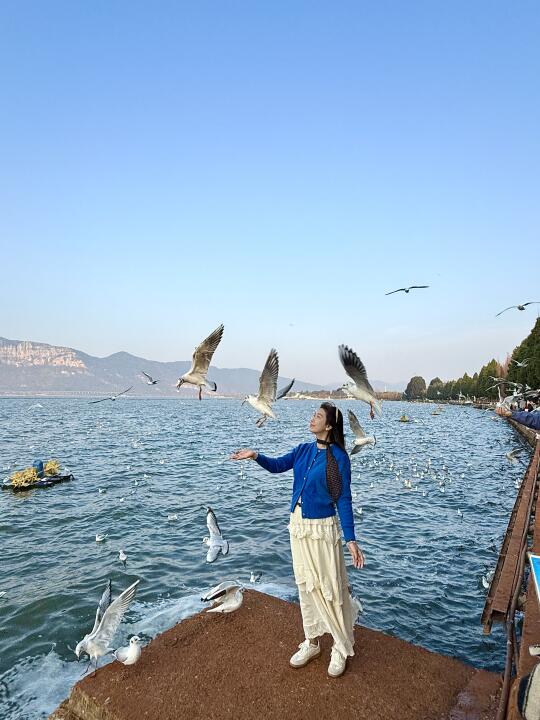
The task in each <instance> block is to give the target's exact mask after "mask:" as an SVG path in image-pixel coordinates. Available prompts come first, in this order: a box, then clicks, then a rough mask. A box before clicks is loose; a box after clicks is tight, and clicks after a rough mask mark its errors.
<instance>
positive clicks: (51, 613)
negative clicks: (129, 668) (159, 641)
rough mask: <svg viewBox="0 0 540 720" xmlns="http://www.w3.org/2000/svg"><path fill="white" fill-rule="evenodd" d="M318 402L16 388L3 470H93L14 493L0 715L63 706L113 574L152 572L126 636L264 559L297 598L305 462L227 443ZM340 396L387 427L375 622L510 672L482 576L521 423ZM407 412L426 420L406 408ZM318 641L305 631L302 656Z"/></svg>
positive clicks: (517, 467) (370, 519)
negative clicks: (253, 402)
mask: <svg viewBox="0 0 540 720" xmlns="http://www.w3.org/2000/svg"><path fill="white" fill-rule="evenodd" d="M318 405H319V403H318V402H315V401H281V402H280V403H279V404H278V405H277V406H276V410H277V412H278V414H279V421H277V422H272V421H269V422H268V423H267V424H266V426H265V427H264V428H262V429H261V430H258V429H257V428H256V427H255V425H254V421H255V419H256V415H255V414H254V413H253V412H252V411H251V410H249V409H246V407H245V406H244V407H240V403H239V402H238V401H235V400H217V399H209V398H206V397H205V398H204V400H203V402H198V401H197V400H178V399H170V400H155V401H154V400H136V399H132V398H126V399H123V400H118V401H116V402H115V403H110V402H104V403H100V404H98V405H89V404H88V403H87V402H86V401H82V400H77V399H43V398H40V399H38V400H36V399H3V400H0V433H1V440H0V478H1V479H3V478H6V477H8V475H9V474H10V472H12V471H13V470H15V469H19V468H21V467H24V466H27V465H30V464H31V463H32V461H33V460H34V459H35V458H43V459H48V458H51V457H54V458H58V459H59V460H60V461H61V462H62V464H63V465H64V466H65V467H67V468H69V470H70V471H71V472H73V474H74V475H75V477H76V480H75V482H73V483H66V484H63V485H58V486H56V487H54V488H52V489H50V490H35V491H31V492H29V493H21V494H17V495H15V494H12V493H11V492H10V491H4V492H2V493H0V542H1V553H2V554H1V559H0V593H1V592H3V591H5V593H6V594H5V595H4V596H3V597H1V598H0V717H2V718H5V719H6V720H36V718H41V717H46V716H47V714H48V713H49V712H51V711H52V710H53V709H54V708H55V707H56V705H58V703H59V702H60V701H61V700H62V699H63V698H65V697H66V696H67V695H68V694H69V690H70V688H71V686H72V685H73V683H74V682H76V680H77V679H78V678H79V676H80V674H81V670H83V669H84V667H82V666H81V665H80V664H78V663H77V662H76V658H75V655H74V654H73V652H72V650H71V648H74V647H75V645H76V643H77V642H78V640H80V639H81V638H82V637H83V635H84V634H85V633H86V632H88V631H89V629H90V628H91V627H92V624H93V620H94V614H95V608H96V605H97V601H98V599H99V597H100V595H101V592H102V590H103V588H104V586H105V583H106V580H107V579H108V578H111V579H112V582H113V589H114V590H115V591H116V592H118V591H120V590H122V589H124V588H125V587H127V586H128V584H130V583H132V582H134V581H135V580H136V579H137V578H140V580H141V583H140V587H139V592H138V594H137V598H136V601H135V602H134V603H133V605H132V606H131V608H130V611H129V613H128V614H127V615H126V617H125V620H124V623H123V624H122V626H121V628H120V631H119V632H118V635H117V637H116V643H115V644H116V645H117V646H118V645H120V644H125V641H126V640H127V639H128V637H129V635H131V634H133V633H137V634H139V635H141V634H142V635H143V637H145V638H147V639H149V638H151V637H153V636H154V635H156V634H157V633H159V632H162V631H163V630H165V629H167V628H169V627H171V626H172V625H174V624H175V623H176V622H178V621H179V620H181V619H183V618H184V617H187V616H189V615H191V614H193V613H195V612H198V611H199V610H200V609H201V608H202V603H201V602H200V595H201V591H203V590H206V589H208V588H209V587H211V586H212V585H214V584H216V583H218V582H220V581H221V580H223V579H227V578H238V579H240V580H242V581H243V582H245V583H247V584H248V585H249V577H250V571H251V570H256V571H262V573H263V576H262V580H261V582H260V583H258V584H257V585H256V586H255V587H256V588H257V589H260V590H262V591H264V592H268V593H271V594H274V595H277V596H279V597H283V598H286V599H290V600H296V599H297V594H296V588H295V585H294V580H293V576H292V569H291V560H290V550H289V538H288V532H287V522H288V503H289V498H290V489H291V483H292V474H291V473H286V474H284V475H270V474H268V473H266V472H265V471H264V470H262V469H261V468H260V467H259V466H257V465H256V464H255V463H253V462H244V463H233V462H230V461H228V460H227V459H226V458H227V456H228V454H229V453H230V452H231V451H232V450H234V449H236V448H238V447H244V446H247V447H254V448H256V449H259V450H261V451H262V452H264V453H265V454H269V455H277V454H281V453H283V452H285V451H287V450H289V449H290V448H291V447H293V446H294V445H296V444H298V443H299V442H305V441H309V440H311V438H312V436H311V434H310V433H309V430H308V423H309V419H310V417H311V414H312V412H313V410H314V408H316V407H317V406H318ZM339 405H340V407H341V409H342V410H345V411H346V409H347V408H348V407H351V408H352V409H353V410H354V411H355V412H356V413H357V415H358V417H359V419H360V422H361V423H362V424H363V425H364V427H365V428H366V430H368V431H369V432H370V433H371V432H374V433H375V435H376V438H377V444H376V446H375V447H374V448H368V449H365V450H363V451H362V452H361V453H360V454H358V455H355V456H353V457H352V468H353V474H352V478H353V480H352V489H353V505H354V507H355V517H356V523H357V526H356V527H357V537H358V539H359V542H360V545H361V547H362V549H363V550H364V553H365V555H366V566H365V568H364V569H363V570H361V571H356V570H354V569H352V568H349V577H350V581H351V584H352V587H353V589H354V592H355V594H356V595H357V596H358V598H359V599H360V600H361V602H362V604H363V608H364V612H363V615H362V616H361V618H360V622H361V623H362V624H365V625H367V626H369V627H372V628H375V629H379V630H382V631H384V632H386V633H389V634H393V635H396V636H398V637H400V638H403V639H405V640H409V641H411V642H413V643H416V644H419V645H422V646H424V647H427V648H429V649H431V650H435V651H437V652H441V653H446V654H449V655H453V656H455V657H458V658H460V659H462V660H465V661H467V662H469V663H472V664H474V665H476V666H479V667H483V668H486V669H490V670H501V669H502V667H503V663H504V650H505V643H504V638H503V634H502V632H501V629H500V628H495V630H494V632H493V633H492V634H491V635H489V636H484V635H483V634H482V628H481V626H480V615H481V612H482V608H483V603H484V598H485V593H486V590H485V589H484V588H483V586H482V583H481V578H482V575H483V574H485V572H486V571H487V570H488V569H490V568H493V567H494V566H495V563H496V560H497V554H498V551H499V547H500V543H501V540H502V537H503V535H504V532H505V529H506V526H507V523H508V519H509V516H510V512H511V509H512V506H513V503H514V499H515V496H516V493H517V488H518V486H519V482H520V481H521V479H522V476H523V473H524V470H525V466H524V464H522V463H516V464H510V463H509V462H508V460H507V459H506V458H505V453H506V452H508V450H510V449H512V448H514V447H516V446H517V445H519V444H520V443H521V440H520V438H519V436H518V435H517V434H516V433H515V431H514V430H513V429H512V428H511V427H510V426H509V425H508V424H507V423H506V422H504V421H501V420H500V419H495V420H494V419H493V418H494V415H493V413H492V412H484V411H479V410H475V409H473V408H470V407H456V406H445V408H444V410H443V412H442V413H441V414H440V415H438V416H433V415H432V412H433V410H434V406H433V405H420V404H407V403H394V402H388V403H385V404H384V408H383V416H382V418H380V419H376V420H374V421H371V420H370V419H369V417H368V412H367V406H366V405H363V404H361V403H358V402H356V401H351V402H343V403H339ZM403 412H406V413H407V414H408V415H409V416H410V417H411V419H412V420H413V421H414V422H411V423H400V422H398V419H399V417H400V415H401V414H402V413H403ZM348 435H349V440H350V436H351V433H350V432H349V433H348ZM523 455H525V456H527V453H524V454H523ZM405 480H410V481H411V483H412V489H407V488H406V487H405V486H404V481H405ZM98 487H102V488H106V490H107V492H106V493H104V494H100V493H99V492H98ZM416 488H417V489H416ZM203 505H204V506H206V505H211V506H212V507H213V508H214V509H215V512H216V514H217V517H218V520H219V523H220V526H221V530H222V532H223V535H224V537H225V538H227V539H228V540H229V542H230V548H231V549H230V553H229V555H228V556H226V557H222V556H220V557H219V558H218V560H217V561H216V562H215V563H213V564H211V565H208V564H206V562H205V557H206V548H205V546H204V545H203V544H202V537H203V536H204V535H205V534H206V523H205V520H206V513H205V511H204V510H203V509H202V506H203ZM458 510H459V511H461V513H462V515H460V514H459V513H458ZM171 514H177V515H178V519H177V520H169V519H168V516H169V515H171ZM98 532H99V533H108V539H107V540H106V542H104V543H102V544H97V543H96V542H95V535H96V533H98ZM120 548H123V549H124V550H125V551H126V553H127V555H128V561H127V567H126V568H125V569H124V567H123V566H122V564H121V563H120V561H119V560H118V551H119V549H120ZM347 562H348V564H349V565H350V558H349V556H348V555H347ZM301 640H302V638H297V639H293V640H291V653H292V652H294V651H295V649H296V645H297V642H300V641H301ZM357 651H358V652H361V651H362V650H361V648H358V650H357Z"/></svg>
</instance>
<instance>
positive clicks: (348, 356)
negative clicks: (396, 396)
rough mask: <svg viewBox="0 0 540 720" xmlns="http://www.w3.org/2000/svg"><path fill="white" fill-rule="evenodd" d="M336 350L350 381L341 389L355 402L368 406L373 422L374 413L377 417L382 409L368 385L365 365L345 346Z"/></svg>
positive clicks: (373, 391)
mask: <svg viewBox="0 0 540 720" xmlns="http://www.w3.org/2000/svg"><path fill="white" fill-rule="evenodd" d="M338 350H339V359H340V360H341V364H342V365H343V367H344V369H345V372H346V373H347V375H348V376H349V377H350V378H351V380H352V383H345V384H344V385H343V389H344V390H346V391H347V392H349V393H350V394H351V395H352V396H353V397H354V398H356V399H357V400H362V401H363V402H365V403H367V404H368V405H369V407H370V415H371V419H372V420H373V418H374V417H375V412H377V414H378V415H381V414H382V408H381V403H380V402H379V401H378V400H377V398H376V396H375V390H374V389H373V388H372V387H371V385H370V383H369V380H368V377H367V372H366V368H365V365H364V363H363V362H362V361H361V360H360V358H359V357H358V355H357V354H356V353H355V352H354V350H351V348H349V347H347V345H340V346H339V348H338Z"/></svg>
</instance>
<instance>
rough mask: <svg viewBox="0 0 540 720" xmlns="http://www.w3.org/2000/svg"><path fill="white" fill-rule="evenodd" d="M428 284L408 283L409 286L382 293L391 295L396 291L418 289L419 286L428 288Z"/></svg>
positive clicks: (407, 291) (405, 291) (406, 291)
mask: <svg viewBox="0 0 540 720" xmlns="http://www.w3.org/2000/svg"><path fill="white" fill-rule="evenodd" d="M428 287H429V285H410V286H409V287H403V288H398V289H397V290H392V292H389V293H384V294H385V295H393V294H394V293H398V292H404V293H409V292H410V291H411V290H420V289H421V288H428Z"/></svg>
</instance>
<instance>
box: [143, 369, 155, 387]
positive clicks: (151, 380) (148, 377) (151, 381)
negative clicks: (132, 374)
mask: <svg viewBox="0 0 540 720" xmlns="http://www.w3.org/2000/svg"><path fill="white" fill-rule="evenodd" d="M141 372H142V374H143V375H144V377H145V378H146V384H147V385H157V384H158V382H159V380H154V378H153V377H152V376H151V375H149V374H148V373H146V372H144V370H141Z"/></svg>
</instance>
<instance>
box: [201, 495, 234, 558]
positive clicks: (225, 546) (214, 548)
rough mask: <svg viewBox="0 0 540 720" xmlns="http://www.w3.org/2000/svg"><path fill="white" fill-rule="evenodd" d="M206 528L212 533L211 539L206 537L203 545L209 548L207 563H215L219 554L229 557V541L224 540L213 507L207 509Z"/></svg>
mask: <svg viewBox="0 0 540 720" xmlns="http://www.w3.org/2000/svg"><path fill="white" fill-rule="evenodd" d="M206 526H207V528H208V531H209V533H210V537H208V536H207V537H204V538H203V543H204V545H207V546H208V552H207V553H206V562H209V563H211V562H214V560H215V559H216V558H217V556H218V555H219V553H221V554H222V555H227V553H228V552H229V541H228V540H225V539H224V538H223V535H222V534H221V530H220V529H219V525H218V521H217V518H216V515H215V513H214V511H213V510H212V508H211V507H209V508H207V511H206Z"/></svg>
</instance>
